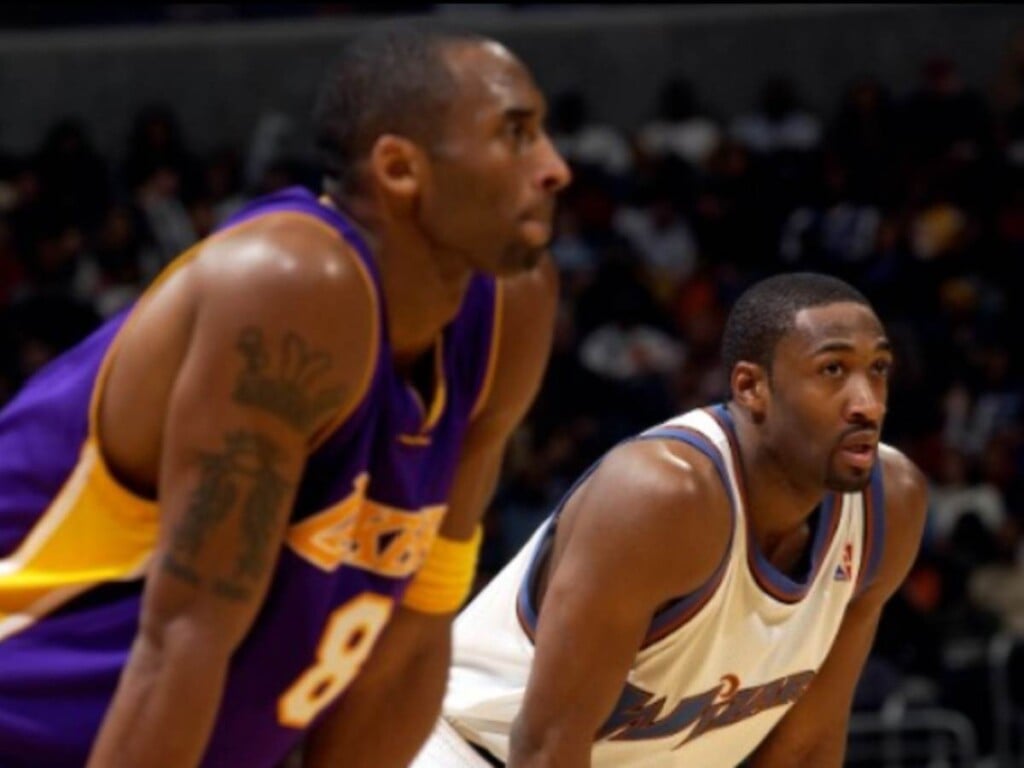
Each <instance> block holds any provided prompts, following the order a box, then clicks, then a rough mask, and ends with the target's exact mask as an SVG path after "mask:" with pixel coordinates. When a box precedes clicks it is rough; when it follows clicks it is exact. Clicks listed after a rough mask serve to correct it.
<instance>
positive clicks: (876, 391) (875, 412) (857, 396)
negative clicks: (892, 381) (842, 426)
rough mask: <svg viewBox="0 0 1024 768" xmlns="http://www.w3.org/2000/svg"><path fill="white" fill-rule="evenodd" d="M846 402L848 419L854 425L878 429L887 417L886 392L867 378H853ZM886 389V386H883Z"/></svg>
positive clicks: (851, 378)
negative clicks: (860, 424)
mask: <svg viewBox="0 0 1024 768" xmlns="http://www.w3.org/2000/svg"><path fill="white" fill-rule="evenodd" d="M849 386H850V390H849V393H848V397H847V400H846V418H847V420H848V421H851V422H853V423H862V424H870V425H872V426H874V427H876V428H877V427H878V426H879V425H880V424H881V423H882V417H883V416H885V391H884V389H880V388H879V386H876V385H875V384H874V383H873V382H871V381H870V380H868V378H867V377H866V376H851V377H850V384H849ZM881 386H883V387H884V385H881Z"/></svg>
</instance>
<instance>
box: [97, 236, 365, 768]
mask: <svg viewBox="0 0 1024 768" xmlns="http://www.w3.org/2000/svg"><path fill="white" fill-rule="evenodd" d="M302 244H303V245H304V246H305V247H306V248H307V249H308V248H310V246H311V245H314V243H311V242H310V241H309V240H308V239H307V240H303V243H302ZM283 245H287V244H282V243H268V242H267V241H259V242H254V241H252V240H246V239H239V238H232V237H231V236H228V237H227V238H224V239H222V240H220V241H218V242H217V243H216V244H215V245H211V246H208V248H209V251H208V252H204V253H203V254H202V255H201V256H200V257H198V260H197V261H196V262H195V263H193V264H192V265H190V266H189V267H188V268H187V269H188V270H189V273H187V275H186V276H185V277H183V278H182V281H183V282H180V283H179V284H178V286H177V287H176V288H175V287H171V288H168V289H167V290H164V291H163V292H162V293H157V294H156V295H155V297H154V298H153V300H152V301H153V304H152V306H154V307H156V309H155V310H154V311H158V310H159V308H160V304H161V302H163V301H170V300H171V299H165V298H164V297H168V296H171V295H173V294H174V293H175V291H184V292H185V293H184V294H182V295H187V296H188V297H189V301H188V303H183V304H182V305H181V306H186V307H187V308H188V312H189V314H190V315H191V321H190V327H189V329H188V340H187V344H186V345H185V347H184V349H183V353H182V357H181V364H180V367H179V368H178V369H177V370H176V371H174V372H173V375H174V382H173V385H172V386H170V387H169V388H168V391H169V394H168V398H167V402H166V416H165V419H164V420H163V428H162V431H161V437H162V439H161V445H160V449H159V457H160V464H159V476H158V477H157V478H153V480H154V481H155V482H154V485H155V486H156V487H157V491H158V501H159V508H160V515H161V522H160V531H159V536H158V541H157V544H156V549H155V552H154V556H153V560H152V564H151V567H150V570H149V574H148V576H147V580H146V586H145V591H144V595H143V607H142V615H141V617H140V622H139V631H138V635H137V637H136V638H135V642H134V644H133V646H132V649H131V653H130V656H129V659H128V663H127V665H126V667H125V669H124V671H123V673H122V676H121V679H120V682H119V685H118V688H117V691H116V693H115V696H114V700H113V702H112V704H111V707H110V709H109V711H108V713H107V716H106V718H105V720H104V722H103V725H102V727H101V730H100V734H99V736H98V739H97V741H96V744H95V745H94V748H93V752H92V755H91V758H90V760H89V763H88V765H89V767H90V768H106V767H107V766H126V765H130V766H132V767H133V768H157V767H158V766H159V767H162V766H167V767H168V768H171V767H172V766H173V767H174V768H186V767H187V766H194V765H196V764H198V763H199V761H200V759H201V758H202V755H203V752H204V750H205V747H206V744H207V741H208V739H209V736H210V733H211V730H212V728H213V725H214V723H215V721H216V716H217V712H218V709H219V706H220V701H221V697H222V693H223V688H224V684H225V679H226V676H227V668H228V662H229V659H230V657H231V654H232V653H233V652H234V650H235V649H236V648H237V647H238V645H239V644H240V643H241V641H242V640H243V638H244V637H245V635H246V633H247V632H248V630H249V628H250V626H251V625H252V622H253V620H254V619H255V616H256V614H257V612H258V610H259V608H260V606H261V604H262V602H263V599H264V596H265V594H266V592H267V589H268V587H269V584H270V581H271V576H272V573H273V571H274V567H275V564H276V561H277V557H278V553H279V550H280V545H281V541H282V538H283V534H284V529H285V526H286V523H287V520H288V517H289V513H290V511H291V507H292V501H293V497H294V494H295V491H296V487H297V483H298V480H299V477H300V475H301V472H302V469H303V466H304V463H305V459H306V452H307V445H308V440H309V439H310V437H311V435H312V434H313V433H314V432H315V430H316V429H317V428H318V427H320V426H322V425H323V424H324V423H325V422H326V420H327V419H329V418H331V417H332V416H334V415H335V414H336V412H337V411H338V410H339V409H342V408H344V407H346V405H347V402H348V400H349V399H350V398H351V397H352V396H353V393H354V392H355V390H356V389H357V387H358V384H359V381H360V379H361V376H362V373H363V370H364V369H365V367H366V365H367V364H368V359H369V356H370V351H369V338H370V333H369V327H368V326H367V325H366V322H367V321H366V320H365V319H364V318H368V317H371V315H370V311H371V306H370V299H369V293H368V291H367V289H366V286H365V285H364V284H362V283H361V282H360V281H361V278H360V277H359V276H358V275H356V274H354V267H353V266H352V265H351V264H350V263H349V262H347V261H346V260H345V257H342V256H341V255H340V254H337V253H335V254H333V255H332V256H325V257H324V258H323V259H320V258H318V257H315V256H314V255H313V254H309V253H306V254H304V257H307V258H304V261H303V263H301V264H300V263H299V262H298V260H297V259H293V258H292V257H291V256H288V255H287V254H288V253H289V252H294V251H282V250H279V249H278V247H275V246H283ZM296 245H298V244H296ZM337 247H338V246H337V245H333V246H328V248H337ZM313 250H315V248H314V249H313ZM239 254H242V255H239ZM328 264H334V265H335V266H334V267H333V268H328V267H327V265H328ZM339 307H344V308H343V309H339ZM148 309H149V307H143V308H141V309H140V310H139V311H140V313H141V314H140V320H139V325H138V326H136V327H133V328H132V329H130V331H129V332H130V333H134V334H135V335H134V337H132V336H130V335H129V336H127V337H126V339H125V344H124V346H123V347H122V349H121V350H120V353H119V355H120V356H119V359H118V360H117V361H116V362H115V368H114V371H113V372H112V382H111V386H114V387H120V388H122V390H123V388H124V387H125V386H129V387H130V386H131V385H133V384H134V386H139V387H142V386H145V385H146V381H147V379H146V378H143V376H145V373H144V372H142V371H138V370H137V368H138V367H139V366H138V365H137V359H136V358H135V355H136V353H139V354H140V355H141V354H142V353H140V352H139V350H140V349H142V348H144V346H145V344H146V339H145V334H146V332H147V323H146V316H145V313H146V312H147V311H148ZM338 328H346V329H347V330H345V331H342V332H340V333H339V332H338V331H337V329H338ZM339 336H340V337H341V338H339ZM117 377H119V380H115V378H117ZM150 378H151V377H150ZM133 416H134V414H133V413H132V412H131V410H130V409H126V408H125V407H124V406H123V405H120V404H119V403H118V402H113V403H105V404H104V413H103V415H102V416H101V436H102V437H103V439H104V440H105V441H107V442H110V443H112V444H116V443H117V442H118V439H119V430H121V429H123V428H124V427H123V425H124V423H125V422H126V420H130V419H132V418H133Z"/></svg>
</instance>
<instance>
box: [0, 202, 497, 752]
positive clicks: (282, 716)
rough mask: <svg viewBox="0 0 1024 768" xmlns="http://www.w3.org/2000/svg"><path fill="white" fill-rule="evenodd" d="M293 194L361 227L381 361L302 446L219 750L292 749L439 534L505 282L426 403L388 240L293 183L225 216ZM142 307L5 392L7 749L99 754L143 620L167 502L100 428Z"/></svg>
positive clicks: (2, 617)
mask: <svg viewBox="0 0 1024 768" xmlns="http://www.w3.org/2000/svg"><path fill="white" fill-rule="evenodd" d="M278 212H292V213H293V214H300V215H305V216H309V217H314V218H316V219H317V220H319V221H320V222H321V223H322V224H326V225H327V226H329V227H331V228H332V229H333V230H334V231H335V232H336V233H337V235H338V237H341V238H344V239H345V240H346V241H348V243H350V244H351V245H352V247H353V249H354V250H355V252H356V253H357V255H358V259H359V261H360V263H361V265H362V268H363V270H364V274H365V276H366V278H367V280H368V282H369V283H370V284H371V285H372V286H373V290H374V293H375V298H376V306H377V330H376V337H377V353H376V362H375V364H374V367H373V370H372V372H371V374H370V378H369V382H368V385H367V387H366V390H365V393H364V395H363V398H362V400H361V401H360V402H359V404H358V405H357V407H356V408H355V409H354V410H353V411H352V412H351V413H350V414H349V415H348V416H347V418H345V420H344V421H343V422H342V423H340V424H339V425H338V426H336V427H335V428H333V429H332V430H330V431H329V433H328V434H326V435H324V436H323V437H322V438H321V440H320V441H319V442H318V444H317V447H316V449H315V450H314V452H313V453H312V455H311V456H310V458H309V461H308V463H307V465H306V469H305V472H304V474H303V476H302V479H301V482H300V486H299V490H298V494H297V496H296V501H295V507H294V510H293V512H292V515H291V519H290V523H289V529H288V532H287V534H286V540H285V543H284V547H283V550H282V552H281V557H280V560H279V562H278V565H277V569H276V571H275V574H274V578H273V581H272V584H271V587H270V590H269V593H268V595H267V598H266V601H265V603H264V605H263V607H262V609H261V610H260V613H259V615H258V617H257V619H256V621H255V623H254V625H253V627H252V629H251V630H250V632H249V634H248V636H247V637H246V639H245V641H244V642H243V643H242V645H241V646H240V647H239V649H238V650H237V652H236V653H235V655H234V657H233V659H232V662H231V667H230V671H229V675H228V679H227V684H226V687H225V690H224V698H223V701H222V704H221V708H220V712H219V715H218V718H217V722H216V725H215V727H214V731H213V735H212V737H211V739H210V743H209V746H208V749H207V752H206V755H205V758H204V760H203V763H202V764H203V765H204V766H211V767H212V766H223V767H225V768H227V767H229V766H230V767H232V768H234V767H236V766H246V767H247V768H260V767H261V766H268V767H269V766H273V765H275V764H277V763H278V762H279V761H280V760H281V759H282V758H283V757H284V756H285V755H286V754H287V753H288V752H289V751H290V750H291V749H292V748H293V747H294V746H295V745H296V744H297V743H298V742H299V740H300V739H301V736H302V733H303V731H304V730H305V729H306V728H308V726H309V725H311V724H312V723H314V722H315V721H316V720H317V719H318V718H319V717H320V716H322V714H323V713H324V712H325V711H326V709H327V708H328V707H329V705H330V704H331V703H332V702H333V701H335V700H336V699H337V697H338V695H339V694H341V692H342V691H343V690H344V688H345V686H347V684H348V683H349V682H350V681H351V679H352V677H354V676H355V674H356V673H357V672H358V669H359V667H360V666H361V664H362V662H363V661H364V660H365V657H366V655H367V654H368V653H369V652H370V649H371V648H372V645H373V642H374V641H375V639H376V637H377V633H379V631H380V630H381V628H382V627H383V625H384V623H386V621H387V619H388V617H389V616H390V614H391V611H392V610H393V608H394V606H395V604H396V603H398V602H400V600H401V597H402V594H403V592H404V590H405V587H406V586H407V585H408V582H409V580H410V579H411V577H412V575H413V574H414V573H415V571H416V569H417V568H418V566H419V564H420V563H421V562H422V559H423V557H424V556H425V554H426V552H427V550H428V549H429V547H430V545H431V542H432V541H433V538H434V536H435V534H436V531H437V528H438V526H439V525H440V521H441V518H442V516H443V514H444V511H445V510H446V504H447V497H448V492H449V488H450V486H451V483H452V478H453V475H454V472H455V467H456V463H457V460H458V456H459V453H460V446H461V443H462V440H463V437H464V435H465V433H466V429H467V426H468V424H469V422H470V419H471V416H472V414H473V412H474V409H475V408H476V406H477V405H478V404H479V403H480V402H481V400H482V399H483V398H484V397H485V395H486V390H487V387H488V382H489V380H490V376H491V373H492V370H491V369H492V367H493V364H494V359H493V357H494V352H495V347H496V345H495V344H494V336H495V334H496V333H497V330H498V322H499V311H498V302H499V301H500V295H499V293H498V289H497V286H496V283H495V281H494V280H493V278H490V277H485V276H475V277H474V278H473V280H472V281H471V283H470V286H469V289H468V291H467V293H466V296H465V298H464V300H463V303H462V307H461V308H460V310H459V312H458V314H457V316H456V317H455V319H454V320H453V321H452V322H451V323H450V324H449V325H448V326H447V327H446V328H445V329H444V331H443V333H442V334H441V335H440V336H439V338H438V342H437V344H436V347H435V375H436V379H435V383H434V392H433V402H432V403H427V404H424V403H422V402H421V400H420V398H419V396H418V395H417V393H416V392H415V390H413V389H412V388H411V387H410V385H409V384H408V382H406V381H405V380H404V379H402V378H401V377H400V376H399V375H398V374H397V373H396V371H395V369H394V365H393V361H392V356H391V350H390V347H389V344H388V334H387V326H386V313H385V308H384V306H383V296H382V295H381V291H380V288H379V285H380V283H379V279H378V275H377V272H376V268H375V265H374V262H373V259H372V258H371V256H370V253H369V250H368V248H367V246H366V244H365V243H364V242H363V241H362V240H361V239H360V237H359V236H358V234H357V233H356V232H355V230H354V229H353V228H352V226H351V225H350V224H349V223H347V222H346V221H345V219H344V218H343V217H342V216H340V215H339V214H338V213H337V212H335V211H334V210H333V209H331V208H328V207H326V206H324V205H321V204H320V203H319V202H318V201H317V200H316V198H315V197H314V196H313V195H312V194H310V193H309V192H308V191H306V190H303V189H298V188H293V189H288V190H285V191H283V192H281V193H278V194H275V195H271V196H269V197H266V198H263V199H260V200H256V201H254V202H253V203H251V204H250V205H249V206H247V207H246V208H245V209H243V210H242V211H240V212H239V213H238V214H236V215H235V216H234V217H233V218H232V219H231V220H230V221H228V222H227V223H226V225H225V227H224V229H228V228H232V227H236V226H245V222H247V221H249V220H251V219H253V218H254V217H258V216H265V215H270V214H274V213H278ZM222 231H223V229H222ZM197 251H198V248H196V249H192V251H190V252H189V253H186V254H184V255H183V256H182V257H180V259H179V260H178V261H179V262H185V261H187V260H188V259H189V258H191V255H192V254H194V253H195V252H197ZM143 300H145V298H143ZM130 318H131V309H130V308H129V309H128V310H126V311H125V312H122V313H121V314H119V315H117V316H115V317H113V318H111V319H110V320H109V321H108V322H107V323H106V324H105V325H103V326H102V327H101V328H99V329H98V330H97V331H96V332H95V333H93V334H92V335H91V336H90V337H89V338H87V339H86V340H84V341H83V342H82V343H81V344H79V345H78V346H77V347H75V348H74V349H72V350H70V351H68V352H67V353H65V354H64V355H63V356H61V357H60V358H58V359H57V360H55V361H53V362H52V363H51V364H50V365H49V366H47V367H46V368H45V369H43V370H42V371H40V372H39V373H38V374H37V375H36V376H35V377H34V378H33V379H32V380H30V381H29V382H28V384H27V385H26V386H25V387H24V388H23V389H22V391H21V392H20V393H19V394H18V395H17V397H16V398H15V399H14V400H12V401H11V402H10V403H9V404H8V405H7V407H6V408H5V409H3V410H2V411H0V766H3V768H21V767H22V766H25V767H26V768H27V767H28V766H31V767H32V768H39V766H47V768H61V767H63V766H81V765H83V764H84V762H85V760H86V757H87V755H88V752H89V749H90V746H91V744H92V741H93V739H94V738H95V735H96V732H97V730H98V728H99V725H100V723H101V721H102V718H103V716H104V714H105V712H106V710H107V707H108V706H109V703H110V700H111V697H112V695H113V692H114V689H115V687H116V684H117V680H118V677H119V675H120V672H121V669H122V667H123V666H124V664H125V661H126V659H127V656H128V651H129V648H130V646H131V643H132V640H133V638H134V636H135V633H136V629H137V622H138V616H139V609H140V596H141V592H142V585H143V582H144V579H145V574H146V571H147V569H148V567H149V564H150V557H151V555H152V550H153V546H154V544H155V541H156V535H157V530H158V527H159V526H158V519H159V518H158V510H157V507H156V505H155V504H154V503H153V502H152V501H150V500H146V499H141V498H138V497H136V496H134V495H132V494H131V493H130V492H129V491H128V490H126V489H124V488H122V487H120V486H119V485H118V484H117V483H116V482H115V481H114V480H113V478H112V477H111V475H110V472H109V469H107V468H106V467H105V465H104V463H103V458H102V453H101V452H100V450H99V448H98V445H97V438H96V434H95V428H94V422H95V409H96V403H97V402H98V398H97V396H96V391H98V390H99V389H100V388H101V387H102V385H103V379H104V372H105V366H104V361H105V360H106V359H107V357H108V355H107V353H108V350H109V349H111V347H112V346H113V345H114V344H115V343H116V341H117V337H118V333H119V331H120V329H121V328H122V326H123V325H124V324H125V323H126V322H129V321H130ZM182 706H188V702H182ZM156 748H158V747H156Z"/></svg>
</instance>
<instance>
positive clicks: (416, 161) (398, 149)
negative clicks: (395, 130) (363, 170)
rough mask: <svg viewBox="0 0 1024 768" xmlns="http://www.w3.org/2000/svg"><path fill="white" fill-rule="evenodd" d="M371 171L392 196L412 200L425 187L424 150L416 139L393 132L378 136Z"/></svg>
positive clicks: (371, 153) (377, 181) (375, 179)
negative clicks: (417, 143) (411, 139)
mask: <svg viewBox="0 0 1024 768" xmlns="http://www.w3.org/2000/svg"><path fill="white" fill-rule="evenodd" d="M369 165H370V174H371V175H372V176H373V179H374V182H375V184H376V186H377V187H379V188H380V189H381V190H383V191H384V193H385V194H387V195H388V196H389V197H392V198H397V199H399V200H404V201H409V200H412V199H413V198H414V197H415V196H416V195H417V194H418V193H419V191H420V189H422V187H423V175H424V173H425V172H426V163H425V157H424V154H423V151H422V150H421V149H420V148H419V147H418V146H417V145H416V144H415V143H414V142H412V141H410V140H409V139H407V138H405V137H403V136H396V135H395V134H392V133H385V134H383V135H381V136H378V137H377V140H376V141H375V142H374V143H373V147H372V148H371V150H370V163H369Z"/></svg>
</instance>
